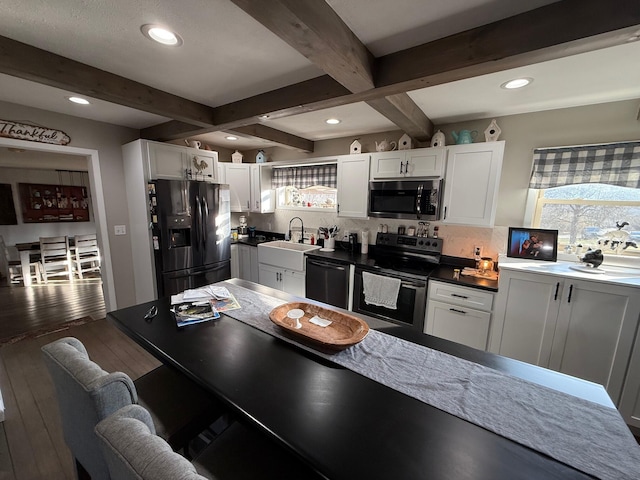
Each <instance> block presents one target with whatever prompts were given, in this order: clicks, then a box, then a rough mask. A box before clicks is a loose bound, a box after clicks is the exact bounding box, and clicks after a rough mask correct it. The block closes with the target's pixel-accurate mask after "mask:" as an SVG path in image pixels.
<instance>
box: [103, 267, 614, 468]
mask: <svg viewBox="0 0 640 480" xmlns="http://www.w3.org/2000/svg"><path fill="white" fill-rule="evenodd" d="M231 282H232V283H234V284H236V285H241V286H244V287H246V288H250V289H252V290H254V291H257V292H260V293H263V294H266V295H270V296H273V297H276V298H279V299H282V300H285V301H297V300H299V299H298V298H297V297H293V296H291V295H287V294H284V293H283V292H280V291H276V290H273V289H270V288H268V287H264V286H261V285H257V284H252V283H251V282H245V281H241V280H237V279H234V280H231ZM151 305H157V306H158V316H157V317H156V318H154V319H153V321H152V322H145V321H144V320H143V318H142V317H143V316H144V314H145V312H146V311H147V310H148V309H149V307H150V306H151ZM362 317H363V318H364V319H365V320H368V317H365V316H362ZM107 318H108V319H109V321H110V322H112V323H114V324H115V325H116V326H118V327H119V328H120V329H122V330H123V331H124V332H125V333H126V334H127V335H129V336H130V337H131V338H133V339H134V340H136V341H137V342H138V343H139V344H140V345H142V346H143V347H144V348H146V349H147V350H148V351H149V352H151V353H152V354H153V355H155V356H156V358H158V359H160V360H161V361H163V362H166V363H169V364H171V365H173V366H174V367H176V368H178V369H179V370H180V371H182V372H183V373H185V374H186V375H187V376H189V377H190V378H191V379H193V380H194V381H196V382H198V383H199V384H200V385H201V386H203V387H204V388H205V389H207V390H208V391H210V392H211V393H212V394H214V395H216V396H218V397H219V398H220V399H221V400H222V401H223V402H224V403H225V404H226V405H227V406H228V407H230V408H231V409H232V411H234V413H235V414H237V415H239V416H240V417H241V418H243V419H244V420H245V421H247V422H249V423H252V424H254V426H255V427H256V428H259V429H261V430H262V431H264V433H265V434H267V435H269V436H270V437H272V438H273V439H274V440H276V441H279V442H281V443H282V444H283V445H284V446H286V447H287V448H288V449H289V451H291V452H292V453H294V454H296V455H298V456H299V457H300V458H301V459H302V460H304V461H306V462H307V463H308V464H309V465H310V466H312V467H313V468H315V469H316V470H317V471H318V472H320V473H321V474H322V475H323V476H324V477H325V478H327V479H335V480H349V479H353V478H371V479H377V478H380V479H383V478H384V479H388V478H430V479H433V480H445V479H450V478H458V479H469V480H472V479H473V480H479V479H492V480H498V479H500V480H502V479H504V480H507V479H508V480H514V479H519V480H525V479H526V480H528V479H533V478H548V479H558V480H560V479H562V480H566V479H586V478H588V476H587V475H585V474H582V473H580V472H578V471H576V470H574V469H572V468H570V467H568V466H565V465H563V464H561V463H559V462H556V461H554V460H552V459H550V458H549V457H547V456H545V455H543V454H540V453H537V452H534V451H532V450H530V449H529V448H527V447H524V446H522V445H519V444H517V443H514V442H512V441H510V440H507V439H505V438H503V437H501V436H499V435H496V434H494V433H491V432H489V431H488V430H485V429H483V428H481V427H478V426H476V425H474V424H472V423H469V422H466V421H464V420H461V419H459V418H457V417H455V416H452V415H449V414H446V413H444V412H442V411H441V410H438V409H436V408H434V407H431V406H429V405H427V404H425V403H422V402H420V401H419V400H416V399H414V398H411V397H409V396H406V395H404V394H402V393H400V392H397V391H395V390H393V389H390V388H388V387H385V386H383V385H381V384H379V383H377V382H374V381H372V380H369V379H367V378H365V377H364V376H362V375H359V374H357V373H354V372H352V371H350V370H348V369H343V368H341V367H338V366H336V365H335V364H332V363H330V362H328V361H325V360H323V359H321V358H319V357H317V356H315V355H313V354H311V353H309V352H306V351H304V350H300V349H298V348H297V347H295V346H293V345H290V344H288V343H285V342H283V341H281V340H279V339H276V338H274V337H271V336H269V335H268V334H266V333H264V332H261V331H259V330H257V329H255V328H253V327H251V326H249V325H246V324H243V323H242V322H239V321H236V320H233V319H231V318H228V317H226V316H225V315H222V317H221V318H220V319H219V320H218V321H215V322H205V323H201V324H198V325H193V326H191V327H186V328H183V329H178V328H177V327H176V326H175V321H174V320H173V319H172V318H171V316H170V313H169V305H168V299H161V300H157V301H155V302H149V303H146V304H142V305H137V306H134V307H129V308H125V309H121V310H118V311H115V312H109V314H108V315H107ZM381 330H382V331H386V332H387V333H389V334H391V335H395V336H399V337H401V338H407V339H410V340H411V341H413V340H415V341H416V342H417V343H420V344H422V345H426V346H429V347H431V348H435V349H437V350H441V351H444V352H446V353H449V354H451V355H455V356H458V357H460V358H464V359H466V360H469V361H472V362H476V363H480V364H483V365H486V366H489V367H490V368H495V369H497V370H500V371H502V372H505V373H508V374H510V375H514V376H516V377H519V378H523V379H525V380H528V381H532V382H535V383H539V384H542V385H546V386H548V387H550V388H557V389H558V390H561V391H565V392H567V393H570V394H573V395H576V396H579V397H581V398H584V399H586V400H591V401H596V402H599V403H602V404H605V405H607V404H610V400H609V398H608V396H607V395H606V392H605V391H604V388H603V387H601V386H599V385H595V384H592V383H589V382H585V381H582V380H579V379H576V378H572V377H568V376H566V375H562V374H559V373H556V372H552V371H550V370H546V369H544V368H540V367H535V366H533V365H528V364H525V363H523V362H518V361H516V360H511V359H508V358H505V357H500V356H497V355H492V354H489V353H487V352H481V351H479V350H475V349H471V348H469V347H465V346H463V345H460V344H456V343H453V342H448V341H446V340H443V339H439V338H436V337H432V336H430V335H424V334H420V335H417V334H416V333H415V332H413V331H412V330H410V329H408V328H406V327H399V326H390V327H388V328H381ZM232 352H233V354H232ZM461 455H462V457H463V460H461ZM363 459H364V460H363Z"/></svg>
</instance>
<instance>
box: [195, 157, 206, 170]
mask: <svg viewBox="0 0 640 480" xmlns="http://www.w3.org/2000/svg"><path fill="white" fill-rule="evenodd" d="M193 166H194V167H196V170H197V171H198V173H202V170H204V169H205V168H207V167H209V164H208V163H207V162H205V161H204V160H200V161H198V157H197V156H194V157H193Z"/></svg>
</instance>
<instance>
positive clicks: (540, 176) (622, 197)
mask: <svg viewBox="0 0 640 480" xmlns="http://www.w3.org/2000/svg"><path fill="white" fill-rule="evenodd" d="M529 187H530V188H531V189H535V190H534V191H536V192H537V197H536V206H535V213H534V216H533V226H534V227H540V228H550V229H554V230H558V233H559V238H558V248H559V250H560V251H565V252H566V253H571V252H572V251H573V249H574V248H575V247H577V246H578V245H582V246H583V247H592V248H601V249H602V250H603V251H604V252H605V253H606V252H608V253H615V254H620V255H636V256H640V142H626V143H615V144H606V145H583V146H578V147H561V148H546V149H536V150H535V151H534V157H533V170H532V173H531V181H530V183H529Z"/></svg>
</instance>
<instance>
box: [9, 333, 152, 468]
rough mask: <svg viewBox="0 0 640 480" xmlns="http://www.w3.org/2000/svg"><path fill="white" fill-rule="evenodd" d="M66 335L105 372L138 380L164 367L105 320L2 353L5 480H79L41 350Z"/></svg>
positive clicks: (32, 341)
mask: <svg viewBox="0 0 640 480" xmlns="http://www.w3.org/2000/svg"><path fill="white" fill-rule="evenodd" d="M66 336H73V337H76V338H78V339H79V340H80V341H81V342H82V343H83V344H84V345H85V346H86V348H87V351H88V352H89V357H90V358H91V359H92V360H93V361H95V362H96V363H98V364H99V365H100V366H101V367H102V368H103V369H105V370H107V371H109V372H113V371H122V372H125V373H126V374H128V375H129V376H130V377H131V378H133V379H134V380H135V379H137V378H138V377H140V376H142V375H144V374H145V373H147V372H149V371H151V370H152V369H154V368H156V367H157V366H159V365H160V362H158V361H157V360H156V359H155V358H153V357H152V356H151V355H149V354H148V353H146V352H145V351H144V350H142V348H141V347H139V346H138V345H136V344H135V343H133V341H131V340H130V339H129V338H128V337H126V336H125V335H124V334H122V333H121V332H120V331H119V330H117V329H116V328H115V327H113V326H112V325H110V324H108V323H107V321H106V320H98V321H96V322H91V323H88V324H85V325H81V326H77V327H70V328H69V329H68V330H65V331H62V332H54V333H51V334H49V335H44V336H42V337H39V338H35V339H33V340H24V341H21V342H18V343H15V344H12V345H5V346H3V347H2V348H0V389H1V391H2V396H3V398H4V403H5V409H6V411H5V416H6V419H5V421H4V430H5V434H6V447H5V448H7V449H8V452H1V453H0V479H2V480H13V479H15V480H23V479H24V480H45V479H46V480H57V479H60V480H62V479H64V480H67V479H68V480H71V479H74V478H75V477H74V470H73V464H72V459H71V454H70V452H69V450H68V448H67V446H66V444H65V443H64V439H63V437H62V427H61V424H60V417H59V414H58V407H57V401H56V397H55V391H54V387H53V383H52V382H51V378H50V377H49V374H48V371H47V370H46V367H45V365H44V362H43V360H42V357H41V353H40V347H42V345H45V344H47V343H49V342H52V341H54V340H56V339H58V338H62V337H66ZM0 440H2V439H1V438H0ZM0 448H3V444H2V441H0Z"/></svg>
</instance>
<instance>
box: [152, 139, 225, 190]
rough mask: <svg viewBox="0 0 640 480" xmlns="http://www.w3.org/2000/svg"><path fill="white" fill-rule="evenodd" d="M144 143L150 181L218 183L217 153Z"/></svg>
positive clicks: (158, 143) (169, 144) (157, 143)
mask: <svg viewBox="0 0 640 480" xmlns="http://www.w3.org/2000/svg"><path fill="white" fill-rule="evenodd" d="M142 142H144V144H145V146H146V148H147V159H146V160H147V162H148V171H149V179H151V180H157V179H166V180H185V179H192V180H201V181H207V182H216V181H217V178H218V174H217V172H218V165H217V163H218V160H217V159H218V154H217V152H213V151H209V150H198V149H196V148H188V147H181V146H180V145H174V144H171V143H160V142H151V141H147V140H143V141H142Z"/></svg>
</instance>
